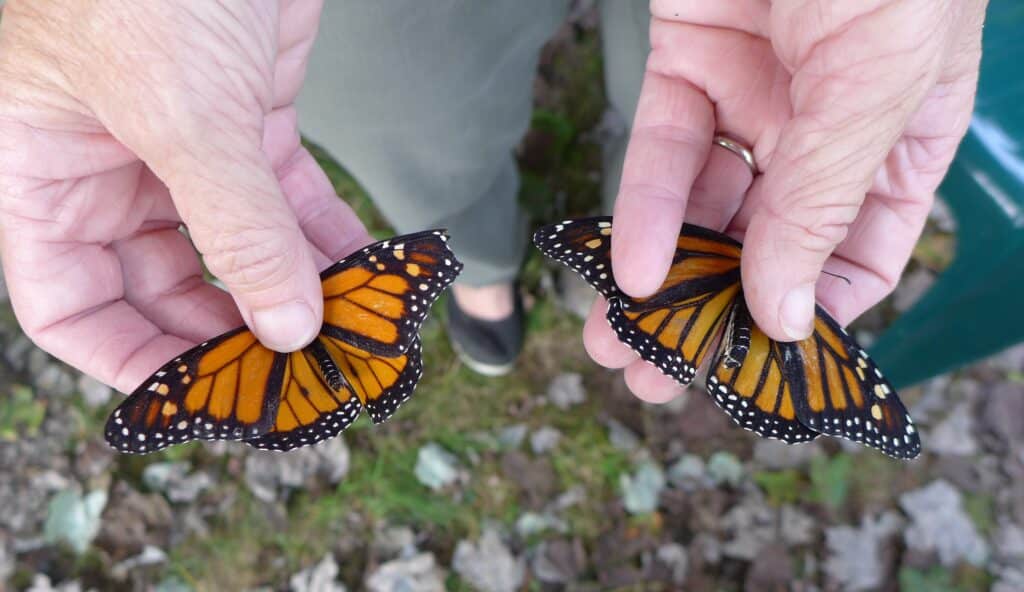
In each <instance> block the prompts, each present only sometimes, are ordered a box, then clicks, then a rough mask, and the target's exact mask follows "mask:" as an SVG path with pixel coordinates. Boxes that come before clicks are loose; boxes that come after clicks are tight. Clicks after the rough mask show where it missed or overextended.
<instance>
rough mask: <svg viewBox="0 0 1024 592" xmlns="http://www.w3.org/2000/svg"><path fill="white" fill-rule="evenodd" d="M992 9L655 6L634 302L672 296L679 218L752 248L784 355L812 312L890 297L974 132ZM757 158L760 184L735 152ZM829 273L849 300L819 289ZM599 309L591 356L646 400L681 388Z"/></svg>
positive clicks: (742, 3) (669, 1)
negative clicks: (959, 151)
mask: <svg viewBox="0 0 1024 592" xmlns="http://www.w3.org/2000/svg"><path fill="white" fill-rule="evenodd" d="M985 5H986V1H985V0H945V1H939V2H936V1H934V0H884V1H883V0H879V1H873V2H852V3H835V2H829V1H828V0H813V1H811V2H806V1H804V2H795V1H793V0H773V1H772V2H764V1H763V0H737V1H735V2H725V3H722V2H694V1H692V0H654V1H652V2H651V12H652V22H651V46H652V49H651V54H650V57H649V60H648V62H647V71H646V73H645V75H644V82H643V90H642V93H641V96H640V102H639V106H638V107H637V113H636V116H635V119H634V123H633V128H632V136H631V138H630V143H629V148H628V151H627V154H626V160H625V163H624V166H623V173H622V183H621V185H620V189H619V196H618V200H617V202H616V206H615V234H614V237H613V241H612V262H613V270H614V273H615V279H616V281H617V283H618V285H619V287H620V288H621V289H622V290H623V291H624V292H626V293H627V294H629V295H631V296H634V297H645V296H649V295H651V294H652V293H654V292H655V291H656V290H657V289H658V287H659V286H660V285H661V283H662V281H663V280H664V279H665V275H666V273H667V271H668V268H669V265H670V263H671V259H672V254H673V253H674V251H675V241H676V237H677V236H678V233H679V229H680V225H681V223H682V221H683V217H684V213H685V216H686V220H687V221H689V222H692V223H694V224H698V225H702V226H707V227H710V228H712V229H716V230H724V231H726V232H728V233H729V234H731V235H733V236H735V237H737V238H741V239H743V240H744V248H743V257H742V263H741V266H742V275H743V287H744V292H745V296H746V299H747V304H748V305H749V308H750V311H751V313H752V314H753V316H754V319H755V320H756V321H757V323H758V325H759V326H760V327H761V329H763V330H764V331H765V333H767V334H768V335H769V336H770V337H772V338H773V339H777V340H780V341H793V340H797V339H802V338H805V337H807V336H808V335H810V333H811V328H812V322H813V314H814V302H815V296H816V297H817V301H818V302H820V303H821V304H822V305H823V306H824V307H825V308H826V309H828V310H829V311H830V312H831V313H832V314H833V315H834V316H835V317H836V319H837V320H838V321H839V322H840V323H843V324H845V323H847V322H849V321H850V320H852V319H853V318H855V317H856V316H857V315H859V314H860V313H862V312H863V311H864V310H866V309H867V308H868V307H870V306H872V305H874V304H875V303H877V302H878V301H879V300H881V299H882V298H883V297H884V296H885V295H886V294H888V293H889V292H890V291H891V290H892V289H893V287H894V286H895V285H896V283H897V281H898V280H899V277H900V274H901V272H902V270H903V267H904V266H905V265H906V262H907V260H908V259H909V258H910V253H911V250H912V249H913V246H914V243H915V242H916V241H917V238H918V237H919V235H920V233H921V230H922V228H923V226H924V222H925V220H926V218H927V215H928V212H929V210H930V208H931V204H932V200H933V196H934V191H935V188H936V187H937V186H938V184H939V182H940V181H941V180H942V177H943V175H944V174H945V172H946V170H947V168H948V167H949V163H950V162H951V160H952V158H953V155H954V153H955V151H956V147H957V145H958V144H959V142H960V140H961V138H962V137H963V135H964V133H965V132H966V129H967V125H968V123H969V120H970V115H971V110H972V107H973V101H974V92H975V87H976V84H977V76H978V63H979V60H980V55H981V25H982V21H983V19H984V12H985ZM715 133H724V134H726V135H728V136H730V137H733V138H736V139H738V140H740V141H741V142H743V143H746V144H747V145H748V146H750V147H751V148H752V150H753V153H754V155H755V158H756V161H757V164H758V166H759V168H760V170H761V171H762V172H763V174H760V175H758V176H756V177H754V176H752V174H751V171H750V170H749V168H748V167H747V165H746V164H745V163H744V162H743V161H742V160H740V159H739V158H737V157H736V156H735V155H734V154H731V153H730V152H727V151H726V150H724V149H722V148H718V147H715V148H712V137H713V135H714V134H715ZM823 268H826V269H828V270H829V271H830V272H832V273H836V274H841V275H843V276H845V277H847V278H849V279H850V281H851V285H847V284H846V283H845V282H842V281H841V280H836V279H835V278H831V277H827V276H826V277H822V276H821V271H822V269H823ZM599 300H600V301H599V302H597V303H595V305H594V308H593V310H592V311H591V314H590V318H589V319H588V321H587V325H586V327H585V329H584V343H585V344H586V347H587V351H588V352H589V353H590V355H591V357H593V358H594V360H596V361H597V362H598V363H600V364H602V365H604V366H607V367H610V368H625V378H626V382H627V384H628V385H629V388H630V389H631V390H632V391H633V392H634V393H635V394H636V395H637V396H639V397H640V398H642V399H645V400H647V401H651V402H663V401H667V400H669V399H671V398H673V397H675V396H676V395H677V394H678V393H679V392H680V390H681V389H680V387H678V385H676V384H675V383H674V382H673V381H672V380H671V379H670V378H668V377H666V376H664V375H663V374H661V373H660V372H659V371H658V370H657V369H656V368H655V367H654V366H653V365H650V364H647V363H644V362H642V361H639V360H638V358H637V356H636V355H635V354H634V353H633V352H632V351H631V350H630V349H629V348H627V347H626V346H625V345H623V344H622V343H620V342H619V341H618V339H617V338H616V337H615V334H614V332H613V331H612V330H611V329H610V328H609V327H608V324H607V321H606V320H605V318H604V311H605V308H606V305H605V303H604V301H603V300H601V299H599Z"/></svg>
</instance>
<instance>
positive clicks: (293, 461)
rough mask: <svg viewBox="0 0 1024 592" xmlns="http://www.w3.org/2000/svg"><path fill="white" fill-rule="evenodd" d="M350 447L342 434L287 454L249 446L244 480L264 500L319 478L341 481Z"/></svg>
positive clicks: (332, 481) (254, 493) (346, 472)
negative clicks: (254, 448) (251, 448)
mask: <svg viewBox="0 0 1024 592" xmlns="http://www.w3.org/2000/svg"><path fill="white" fill-rule="evenodd" d="M349 462H350V460H349V450H348V446H346V445H345V440H344V438H342V437H341V436H338V437H335V438H331V439H330V440H325V441H323V442H319V443H317V444H314V445H313V446H306V447H304V448H298V449H296V450H292V451H289V452H288V453H287V454H282V453H280V452H273V451H269V450H251V451H249V453H248V456H246V459H245V483H246V485H247V486H248V487H249V490H250V491H251V492H252V493H253V495H255V496H256V497H258V498H259V499H261V500H263V501H264V502H267V503H270V502H273V501H274V500H276V499H277V498H278V497H279V496H283V495H287V493H288V492H289V491H290V490H291V489H296V488H300V487H304V486H306V485H307V482H308V481H309V480H311V479H315V478H321V479H323V480H324V481H326V482H327V483H328V484H330V485H335V484H337V483H338V482H340V481H341V480H342V479H343V478H344V477H345V475H346V474H348V470H349Z"/></svg>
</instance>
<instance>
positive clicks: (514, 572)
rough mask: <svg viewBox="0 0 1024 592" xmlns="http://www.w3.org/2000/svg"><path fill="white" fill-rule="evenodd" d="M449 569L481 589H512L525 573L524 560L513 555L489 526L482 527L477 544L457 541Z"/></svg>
mask: <svg viewBox="0 0 1024 592" xmlns="http://www.w3.org/2000/svg"><path fill="white" fill-rule="evenodd" d="M452 569H454V570H455V573H457V574H459V577H461V578H462V579H463V580H465V581H466V582H467V583H468V584H470V585H471V586H473V587H474V588H476V589H478V590H481V591H482V592H515V590H518V589H519V586H521V585H522V583H523V579H524V577H525V576H526V565H525V562H524V561H523V560H522V559H520V558H517V557H516V556H515V555H513V554H512V552H511V551H509V549H508V547H506V546H505V544H504V543H502V542H501V537H500V536H498V533H497V532H496V531H494V530H492V529H487V530H485V531H484V533H483V535H482V536H481V537H480V540H479V541H477V542H476V543H473V542H471V541H467V540H462V541H459V543H458V544H457V545H456V546H455V554H454V556H453V557H452Z"/></svg>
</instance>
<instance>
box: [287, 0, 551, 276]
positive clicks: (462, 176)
mask: <svg viewBox="0 0 1024 592" xmlns="http://www.w3.org/2000/svg"><path fill="white" fill-rule="evenodd" d="M566 9H567V3H566V0H506V1H500V2H495V1H489V2H459V1H444V2H442V1H432V2H422V1H417V0H387V1H368V2H327V3H325V6H324V10H323V16H322V17H321V21H320V33H319V35H318V38H317V41H316V45H315V46H314V48H313V53H312V57H311V59H310V64H309V71H308V74H307V77H306V84H305V86H304V89H303V93H302V95H301V96H300V97H299V101H298V110H299V117H300V125H301V129H302V131H303V133H304V134H306V135H307V137H309V138H310V139H312V140H313V141H315V142H316V143H318V144H320V145H321V146H323V147H324V148H326V149H327V150H328V151H329V152H330V153H331V154H332V155H333V156H334V157H335V158H337V159H338V161H339V162H341V163H342V164H343V165H344V166H345V167H346V168H347V169H348V170H349V171H350V172H351V173H352V174H353V175H354V176H355V177H356V179H357V180H358V181H359V182H360V183H361V184H362V185H363V187H364V188H365V189H366V190H367V192H368V193H369V194H370V196H371V197H372V198H373V200H374V202H375V203H376V204H377V205H378V207H379V208H380V209H381V211H382V212H383V213H384V215H385V216H387V218H388V219H389V220H390V221H391V223H392V224H394V226H395V227H396V228H397V229H398V230H399V232H410V231H415V230H421V229H425V228H431V227H447V228H448V229H449V231H450V232H451V235H452V246H453V248H454V249H455V250H456V252H457V253H458V254H459V257H460V258H461V259H462V260H463V261H464V262H465V264H466V268H465V271H464V272H463V275H462V278H461V281H463V282H465V283H467V284H472V285H483V284H490V283H495V282H500V281H507V280H510V279H512V278H514V277H515V276H516V273H517V272H518V268H519V264H520V261H521V259H522V256H523V253H524V251H525V248H526V238H527V235H526V228H525V224H526V220H525V216H524V214H523V212H522V211H521V210H520V208H519V206H518V203H517V192H518V189H519V177H518V172H517V170H516V166H515V160H514V158H513V153H512V151H513V149H514V148H515V146H516V145H517V144H518V142H519V140H520V138H521V137H522V135H523V133H524V132H525V131H526V129H527V126H528V125H529V121H530V113H531V101H532V82H533V78H534V74H535V71H536V67H537V58H538V52H539V50H540V48H541V47H542V46H543V45H544V43H545V42H546V41H547V40H548V38H549V37H550V36H551V35H552V34H553V33H554V31H555V30H556V29H557V28H558V26H559V24H560V23H561V22H562V20H563V18H564V16H565V12H566Z"/></svg>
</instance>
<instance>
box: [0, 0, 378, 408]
mask: <svg viewBox="0 0 1024 592" xmlns="http://www.w3.org/2000/svg"><path fill="white" fill-rule="evenodd" d="M319 12H320V3H319V2H310V1H307V0H302V1H293V0H281V1H280V2H246V1H241V0H236V1H229V2H187V3H163V2H148V3H140V2H135V1H134V0H124V1H121V0H118V1H108V2H103V3H93V2H58V1H56V0H25V1H19V0H12V1H10V2H8V3H7V5H6V7H5V9H4V18H3V21H2V28H0V78H2V80H3V84H2V85H0V253H2V257H3V266H4V271H5V274H6V277H7V282H8V288H9V291H10V295H11V300H12V302H13V304H14V307H15V311H16V313H17V315H18V318H19V321H20V322H21V324H22V326H23V327H24V328H25V330H26V332H27V333H28V335H29V336H30V337H31V338H32V339H33V340H35V341H36V342H37V343H38V344H39V345H40V346H42V347H43V348H44V349H46V350H48V351H49V352H51V353H52V354H54V355H56V356H57V357H60V358H62V359H64V360H66V361H68V362H69V363H71V364H73V365H75V366H77V367H78V368H80V369H82V370H83V371H85V372H87V373H89V374H91V375H93V376H96V377H97V378H99V379H101V380H103V381H105V382H107V383H109V384H112V385H114V386H116V387H117V388H119V389H120V390H122V391H125V392H130V391H131V390H132V389H133V388H134V387H135V386H137V385H138V384H139V382H141V381H142V380H143V379H144V378H145V377H146V376H147V375H148V374H149V372H151V371H152V369H153V368H155V367H157V366H159V365H160V364H162V363H163V362H164V361H166V360H167V359H169V358H171V357H173V356H174V355H177V354H178V353H180V352H181V351H182V350H184V349H187V348H188V347H189V346H192V345H195V344H196V343H198V342H200V341H203V340H205V339H207V338H209V337H210V336H212V335H216V334H218V333H221V332H223V331H226V330H228V329H231V328H233V327H236V326H238V325H239V324H240V322H239V321H240V319H239V318H238V311H239V309H240V310H241V314H242V317H243V318H244V320H245V321H246V323H247V324H249V325H250V326H251V327H252V328H253V329H254V330H255V332H256V333H257V334H258V335H259V337H260V339H261V340H262V341H263V342H264V343H265V344H266V345H268V346H270V347H273V348H274V349H278V350H281V351H290V350H294V349H297V348H299V347H301V346H303V345H305V344H306V343H307V342H308V341H309V340H310V339H312V338H313V336H314V335H316V332H317V330H318V329H319V327H320V322H321V321H320V319H321V316H322V306H323V297H322V293H321V288H320V280H319V278H318V276H317V268H318V267H324V266H326V264H327V263H328V262H330V261H333V260H336V259H339V258H340V257H341V256H343V255H345V254H347V253H349V252H351V251H354V250H355V249H356V248H357V247H361V246H362V245H364V244H366V243H367V242H369V241H370V238H369V236H368V235H367V233H366V230H365V229H364V228H363V226H362V224H361V223H360V222H359V221H358V219H357V218H356V217H355V215H354V214H353V212H352V211H351V210H350V209H349V208H348V207H347V206H345V205H344V204H343V202H341V201H340V200H338V199H337V198H336V197H335V193H334V190H333V188H332V187H331V185H330V183H329V182H328V180H327V178H326V176H325V175H324V173H323V171H322V170H321V169H320V168H319V167H318V165H317V164H316V163H315V161H314V160H313V158H312V157H311V156H310V154H309V153H308V152H307V151H306V150H305V149H304V148H303V147H302V146H301V144H300V143H299V135H298V132H297V130H296V121H295V111H294V108H293V106H292V104H293V101H294V99H295V96H296V94H297V93H298V90H299V88H300V86H301V83H302V80H303V76H304V73H305V64H306V58H307V55H308V52H309V49H310V46H311V45H312V42H313V37H314V35H315V33H316V28H317V20H318V18H319ZM182 222H184V223H185V224H186V225H187V226H188V229H189V232H190V235H191V238H192V241H193V242H194V243H195V245H196V247H197V248H198V250H199V251H200V253H202V255H203V260H204V262H205V264H206V265H207V266H208V268H209V269H210V270H211V271H212V272H213V273H214V274H215V275H217V276H218V277H219V278H221V279H222V280H223V281H224V283H225V284H226V285H227V287H228V288H229V289H230V291H231V296H234V302H232V297H231V296H229V295H228V293H226V292H223V291H221V290H219V289H217V288H215V287H213V286H211V285H209V284H207V283H205V282H204V281H203V277H202V274H203V270H202V267H201V265H200V261H199V259H198V258H197V257H196V255H195V252H194V250H193V247H192V244H191V243H190V242H189V240H188V239H187V238H186V237H185V236H183V235H182V234H181V233H180V232H179V231H178V228H179V225H180V224H181V223H182ZM236 305H237V306H236Z"/></svg>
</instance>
